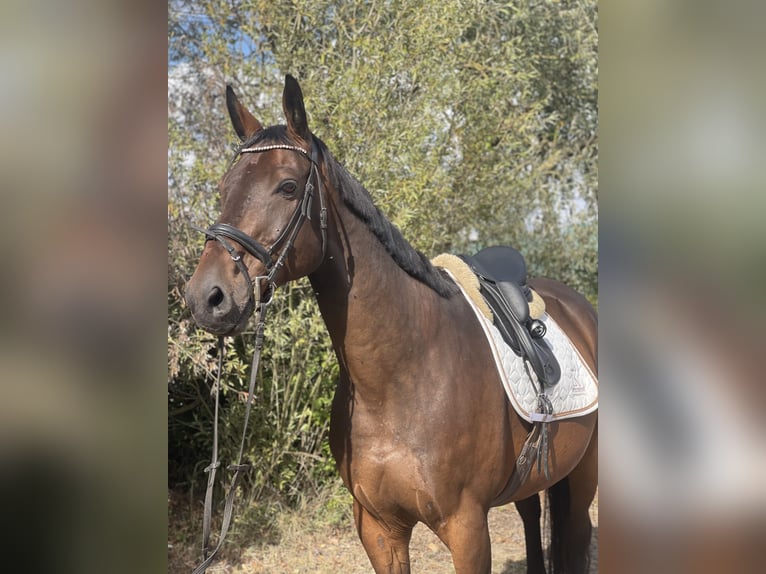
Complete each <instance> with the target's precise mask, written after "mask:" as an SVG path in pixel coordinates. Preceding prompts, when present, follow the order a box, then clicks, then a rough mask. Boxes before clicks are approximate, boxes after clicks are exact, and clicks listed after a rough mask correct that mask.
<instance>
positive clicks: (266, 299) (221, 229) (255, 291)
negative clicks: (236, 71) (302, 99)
mask: <svg viewBox="0 0 766 574" xmlns="http://www.w3.org/2000/svg"><path fill="white" fill-rule="evenodd" d="M275 149H285V150H291V151H294V152H298V153H300V154H301V155H303V156H304V157H305V158H306V159H308V160H309V161H310V162H311V167H310V169H309V175H308V178H307V179H306V187H305V188H304V190H303V197H302V198H301V200H300V203H299V204H298V206H297V207H296V208H295V211H293V214H292V215H291V216H290V220H289V221H288V223H287V225H286V226H285V229H284V230H283V231H282V233H280V234H279V237H277V238H276V239H275V240H274V242H273V243H272V244H271V246H270V247H268V248H266V247H264V246H263V245H262V244H261V243H259V242H258V241H256V240H255V239H253V238H252V237H250V236H249V235H248V234H247V233H245V232H244V231H242V230H240V229H237V228H236V227H234V226H233V225H230V224H228V223H215V224H213V225H211V226H210V227H208V228H207V229H202V228H200V227H196V226H192V227H194V229H196V230H197V231H200V232H202V233H204V234H205V236H206V240H205V241H206V242H207V241H213V240H215V241H218V243H220V244H221V245H222V246H223V248H224V249H225V250H226V252H227V253H228V254H229V257H231V258H232V260H233V261H234V263H235V264H236V265H237V267H238V268H239V270H240V272H241V273H242V276H243V277H244V278H245V281H247V283H248V307H250V308H251V309H252V310H253V311H254V313H255V317H256V326H255V351H254V353H253V363H252V366H251V370H250V386H249V390H248V394H247V400H246V406H245V418H244V424H243V429H242V440H241V441H240V445H239V455H238V458H237V462H236V464H231V465H229V466H228V467H227V468H228V469H229V470H233V471H234V475H233V476H232V478H231V483H230V485H229V490H228V492H227V493H226V503H225V506H224V513H223V520H222V523H221V533H220V535H219V537H218V544H217V546H216V547H215V548H214V549H213V551H212V552H209V542H210V524H211V516H212V506H213V488H214V486H215V474H216V470H217V469H218V468H219V467H220V466H221V463H220V461H219V460H218V403H219V400H218V397H219V389H220V386H221V384H220V383H221V372H222V370H223V355H224V337H223V336H220V337H219V338H218V374H217V376H216V381H215V411H214V415H213V417H214V427H213V457H212V462H211V463H210V465H209V466H208V467H206V468H205V472H207V473H209V474H208V480H207V490H206V493H205V506H204V514H203V518H202V558H203V561H202V563H201V564H200V565H199V566H197V568H195V569H194V572H193V574H204V572H205V571H206V570H207V568H208V566H209V565H210V563H211V562H212V561H213V559H214V558H215V556H216V554H217V553H218V551H219V550H220V549H221V546H222V545H223V541H224V538H225V537H226V534H227V532H228V531H229V526H230V525H231V519H232V512H233V508H234V497H235V495H236V491H237V481H238V479H239V473H240V471H242V470H244V469H246V468H248V467H249V466H250V465H249V464H242V455H243V452H244V448H245V437H246V434H247V422H248V419H249V418H250V409H251V406H252V403H253V396H254V394H255V380H256V376H257V373H258V363H259V362H260V356H261V350H262V349H263V329H264V322H265V314H266V309H267V308H268V306H269V305H270V304H271V301H272V298H273V296H274V291H275V290H276V275H277V273H278V272H279V270H280V269H281V268H282V266H283V265H284V262H285V258H286V257H287V254H288V253H289V252H290V249H292V247H293V244H294V243H295V239H296V237H298V233H299V232H300V230H301V227H303V223H304V221H306V220H307V219H309V220H310V219H311V205H312V200H313V196H314V190H315V189H316V191H317V194H318V195H319V226H320V230H321V233H322V261H324V258H325V255H326V253H327V207H326V206H325V199H324V193H323V191H322V179H321V178H320V177H319V152H318V149H317V144H316V142H315V141H312V145H311V152H310V153H309V152H307V151H306V150H305V149H303V148H301V147H298V146H294V145H289V144H269V145H263V146H256V147H247V148H242V149H240V150H239V151H238V153H237V155H236V157H235V158H234V160H233V161H232V164H233V162H234V161H236V159H237V158H239V156H240V155H241V154H244V153H264V152H267V151H272V150H275ZM312 180H313V182H314V183H312ZM228 240H232V241H236V242H237V243H238V244H239V245H240V246H241V247H242V249H244V250H245V251H246V252H247V253H248V254H250V255H251V256H253V257H255V258H256V259H257V260H258V261H260V262H261V263H263V265H264V266H265V267H266V275H259V276H257V277H255V280H253V279H251V278H250V273H249V272H248V270H247V265H245V263H244V261H242V255H241V254H240V253H239V252H238V251H237V249H236V248H235V247H234V246H233V245H232V244H231V243H230V242H229V241H228ZM280 245H282V249H281V251H279V253H278V254H277V249H279V247H280ZM275 254H276V259H274V256H275ZM263 280H265V281H266V288H265V290H264V289H262V281H263ZM246 309H247V307H246Z"/></svg>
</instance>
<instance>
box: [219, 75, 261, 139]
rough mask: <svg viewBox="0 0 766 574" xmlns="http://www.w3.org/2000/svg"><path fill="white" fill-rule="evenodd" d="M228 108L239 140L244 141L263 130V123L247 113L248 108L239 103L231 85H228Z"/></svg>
mask: <svg viewBox="0 0 766 574" xmlns="http://www.w3.org/2000/svg"><path fill="white" fill-rule="evenodd" d="M226 107H227V108H228V110H229V117H230V118H231V123H232V125H233V126H234V131H235V132H237V135H238V136H239V139H241V140H242V141H245V140H246V139H248V138H250V137H252V136H254V135H255V134H257V133H258V132H259V131H261V130H262V129H263V126H262V125H261V122H259V121H258V120H256V119H255V117H254V116H253V114H251V113H250V112H249V111H247V108H245V106H243V105H242V104H241V103H240V102H239V99H238V98H237V95H236V94H235V93H234V89H233V88H232V87H231V86H230V85H229V84H226Z"/></svg>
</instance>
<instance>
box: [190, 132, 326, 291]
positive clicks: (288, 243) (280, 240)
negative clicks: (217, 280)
mask: <svg viewBox="0 0 766 574" xmlns="http://www.w3.org/2000/svg"><path fill="white" fill-rule="evenodd" d="M275 149H286V150H290V151H294V152H298V153H300V154H301V155H303V156H304V157H305V158H306V159H308V160H309V161H310V162H311V168H310V169H309V175H308V178H307V179H306V187H305V189H304V190H303V197H302V198H301V200H300V203H299V204H298V206H297V207H296V208H295V211H293V214H292V215H291V216H290V220H289V221H288V223H287V225H286V226H285V228H284V230H283V231H282V233H280V234H279V237H277V238H276V239H275V240H274V242H273V243H272V244H271V246H270V247H268V248H266V247H264V246H263V245H262V244H261V243H260V242H258V241H257V240H255V239H253V238H252V237H250V236H249V235H248V234H247V233H245V232H244V231H242V230H240V229H237V228H236V227H234V226H233V225H230V224H228V223H214V224H213V225H211V226H210V227H208V228H207V229H202V228H200V227H196V226H194V228H195V229H197V230H198V231H201V232H202V233H204V234H205V236H206V237H207V241H211V240H215V241H218V242H219V243H220V244H221V245H222V246H223V248H224V249H226V251H227V253H228V254H229V256H230V257H231V258H232V260H233V261H234V262H235V263H236V264H237V267H239V270H240V271H241V272H242V275H243V277H244V278H245V280H246V281H247V282H248V284H249V289H248V293H249V297H250V299H251V301H250V302H251V303H258V302H256V301H253V300H252V299H253V287H254V285H255V281H258V280H261V279H266V280H267V283H268V286H269V288H268V289H267V293H266V295H267V297H271V295H273V292H274V289H273V287H274V285H275V278H276V275H277V273H278V272H279V269H280V268H281V267H282V266H283V265H284V262H285V258H286V257H287V254H288V252H289V251H290V249H291V248H292V246H293V243H294V242H295V238H296V237H297V236H298V233H299V232H300V230H301V227H302V226H303V222H304V221H305V220H306V219H309V220H310V219H311V205H312V200H313V197H314V190H315V189H316V192H317V195H318V196H319V225H320V229H321V233H322V260H324V256H325V254H326V253H327V207H326V206H325V200H324V193H323V190H322V180H321V178H320V177H319V153H318V150H317V145H316V142H312V145H311V152H310V153H309V152H307V151H306V150H305V149H303V148H301V147H298V146H294V145H290V144H269V145H263V146H256V147H246V148H242V149H240V150H239V152H238V153H237V157H239V156H240V155H241V154H245V153H263V152H267V151H272V150H275ZM235 159H236V158H235ZM312 181H313V183H312ZM227 239H231V240H233V241H236V242H237V243H239V245H240V246H241V247H242V249H244V250H245V251H246V252H247V253H248V254H250V255H251V256H253V257H254V258H256V259H257V260H258V261H260V262H261V263H263V265H264V266H265V267H266V273H267V274H266V275H263V276H258V277H256V278H255V281H254V280H253V279H251V278H250V273H249V272H248V270H247V266H246V265H245V263H244V262H243V261H242V257H241V255H240V254H239V253H238V252H237V250H236V248H235V247H234V246H232V245H231V243H229V242H228V241H227ZM280 245H283V247H282V250H281V251H280V252H279V254H278V255H277V257H276V260H275V259H274V255H275V253H276V251H277V249H278V248H279V247H280Z"/></svg>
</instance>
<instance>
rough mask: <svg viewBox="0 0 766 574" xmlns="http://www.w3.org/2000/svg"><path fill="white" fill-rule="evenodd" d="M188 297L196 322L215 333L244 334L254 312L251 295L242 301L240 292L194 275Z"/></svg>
mask: <svg viewBox="0 0 766 574" xmlns="http://www.w3.org/2000/svg"><path fill="white" fill-rule="evenodd" d="M185 298H186V304H187V305H188V306H189V310H190V311H191V314H192V317H193V318H194V322H195V323H197V325H198V326H199V327H200V328H202V329H204V330H205V331H207V332H209V333H212V334H213V335H236V334H238V333H241V332H242V330H244V328H245V325H246V324H247V321H248V319H249V318H250V315H251V314H252V312H253V302H252V299H251V298H248V297H245V298H244V300H243V301H238V299H240V298H239V297H237V294H236V293H234V292H232V291H231V290H229V289H227V288H226V286H224V285H219V284H218V283H217V282H216V281H215V280H204V279H203V280H201V281H195V278H194V277H192V278H191V279H190V280H189V282H188V283H187V285H186V293H185Z"/></svg>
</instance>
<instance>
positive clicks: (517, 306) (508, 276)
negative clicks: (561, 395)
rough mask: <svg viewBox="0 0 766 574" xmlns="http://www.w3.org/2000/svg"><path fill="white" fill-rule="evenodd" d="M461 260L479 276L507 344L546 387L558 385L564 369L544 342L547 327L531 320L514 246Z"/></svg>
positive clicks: (522, 265)
mask: <svg viewBox="0 0 766 574" xmlns="http://www.w3.org/2000/svg"><path fill="white" fill-rule="evenodd" d="M460 258H461V259H462V260H463V261H465V262H466V263H467V264H468V266H469V267H470V268H471V270H472V271H473V272H474V273H475V274H476V276H477V277H478V279H479V284H480V286H481V294H482V295H483V296H484V299H485V300H486V301H487V303H488V305H489V306H490V308H491V309H492V312H493V315H494V318H495V320H494V322H495V326H496V327H497V328H498V330H499V331H500V333H501V334H502V335H503V339H504V340H505V342H506V343H507V344H508V346H510V347H511V349H513V351H514V353H516V354H517V355H519V356H520V357H523V358H525V359H527V360H528V361H529V364H530V365H531V366H532V369H533V370H534V371H535V374H536V375H537V378H538V380H539V381H540V383H541V384H542V385H543V386H546V387H550V386H553V385H555V384H556V383H557V382H558V381H559V379H560V378H561V367H560V366H559V363H558V361H557V360H556V357H555V356H554V355H553V351H552V349H551V348H550V347H549V346H548V345H547V344H546V342H545V340H544V336H545V330H546V329H545V324H544V323H543V322H542V321H539V320H537V319H530V316H529V303H530V302H531V301H532V291H531V289H530V288H529V286H528V285H527V265H526V262H525V261H524V257H523V256H522V255H521V253H519V252H518V251H517V250H516V249H514V248H513V247H508V246H493V247H487V248H485V249H482V250H481V251H479V252H478V253H476V254H474V255H461V256H460Z"/></svg>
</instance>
